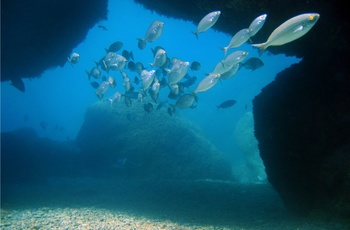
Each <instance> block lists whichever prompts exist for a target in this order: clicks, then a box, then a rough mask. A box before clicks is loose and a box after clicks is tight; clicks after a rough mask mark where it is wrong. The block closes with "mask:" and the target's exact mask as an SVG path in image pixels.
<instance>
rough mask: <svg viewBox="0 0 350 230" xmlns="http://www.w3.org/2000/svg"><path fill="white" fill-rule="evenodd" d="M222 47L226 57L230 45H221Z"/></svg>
mask: <svg viewBox="0 0 350 230" xmlns="http://www.w3.org/2000/svg"><path fill="white" fill-rule="evenodd" d="M221 49H222V50H223V51H224V57H226V55H227V50H228V47H227V46H226V47H221Z"/></svg>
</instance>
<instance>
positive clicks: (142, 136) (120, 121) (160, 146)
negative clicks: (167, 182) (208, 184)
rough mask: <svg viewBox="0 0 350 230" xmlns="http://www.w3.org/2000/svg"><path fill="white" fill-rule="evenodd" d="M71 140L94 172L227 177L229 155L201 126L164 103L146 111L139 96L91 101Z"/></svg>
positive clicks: (184, 178)
mask: <svg viewBox="0 0 350 230" xmlns="http://www.w3.org/2000/svg"><path fill="white" fill-rule="evenodd" d="M76 141H77V145H78V146H79V147H80V149H81V151H82V154H83V155H85V156H86V157H85V158H86V160H85V161H84V162H85V164H86V167H87V168H90V169H91V170H92V171H93V172H94V175H97V174H99V173H101V174H106V175H109V176H115V177H118V176H125V177H136V178H162V179H183V180H193V179H216V180H230V179H231V166H230V162H229V160H228V158H227V157H226V156H225V155H223V154H222V153H221V152H219V151H218V150H217V149H216V148H215V147H214V145H212V144H211V143H210V142H209V141H208V140H207V139H206V138H205V137H204V135H203V134H202V133H201V131H200V130H197V129H196V128H195V127H194V126H193V125H191V124H190V123H188V122H186V121H184V120H182V119H180V118H179V117H174V116H169V115H168V114H167V112H166V109H161V110H154V111H151V112H149V113H146V112H145V111H144V107H143V103H141V102H138V101H135V102H133V104H132V106H131V107H127V106H126V105H125V104H124V103H122V102H119V103H118V104H116V105H114V106H111V105H110V103H109V102H104V101H101V102H97V103H95V104H93V105H91V106H90V107H89V108H88V109H87V110H86V114H85V120H84V123H83V124H82V127H81V129H80V131H79V133H78V135H77V140H76Z"/></svg>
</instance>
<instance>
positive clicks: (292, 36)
mask: <svg viewBox="0 0 350 230" xmlns="http://www.w3.org/2000/svg"><path fill="white" fill-rule="evenodd" d="M319 18H320V15H319V14H316V13H309V14H300V15H298V16H295V17H293V18H291V19H289V20H287V21H285V22H284V23H282V24H281V25H280V26H278V27H277V28H276V29H275V30H274V31H273V32H272V33H271V35H270V36H269V38H268V39H267V41H266V42H264V43H261V44H253V45H252V46H254V47H257V48H259V54H260V55H262V54H263V52H264V51H265V50H266V49H267V48H268V47H269V46H280V45H284V44H286V43H289V42H292V41H294V40H296V39H298V38H300V37H302V36H304V35H305V34H306V33H307V32H309V31H310V29H311V28H312V27H313V26H314V25H315V24H316V22H317V21H318V19H319Z"/></svg>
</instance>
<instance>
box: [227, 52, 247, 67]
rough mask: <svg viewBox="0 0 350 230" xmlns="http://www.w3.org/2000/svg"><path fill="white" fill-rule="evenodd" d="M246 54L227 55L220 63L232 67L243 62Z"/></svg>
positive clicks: (234, 53)
mask: <svg viewBox="0 0 350 230" xmlns="http://www.w3.org/2000/svg"><path fill="white" fill-rule="evenodd" d="M248 54H249V53H248V52H246V51H236V52H233V53H231V54H230V55H228V56H227V57H226V58H225V59H224V60H223V61H222V62H221V63H222V64H223V65H224V66H225V67H226V66H233V65H236V64H237V63H240V62H241V61H243V60H244V59H245V58H246V57H247V56H248Z"/></svg>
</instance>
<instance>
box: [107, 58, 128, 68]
mask: <svg viewBox="0 0 350 230" xmlns="http://www.w3.org/2000/svg"><path fill="white" fill-rule="evenodd" d="M126 62H127V60H126V58H125V57H123V56H122V55H119V54H117V55H116V56H115V59H114V61H113V62H112V63H111V64H109V65H108V69H111V70H121V69H124V68H125V65H126Z"/></svg>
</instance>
